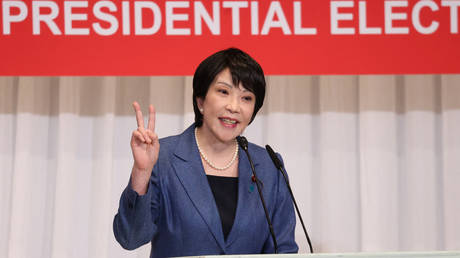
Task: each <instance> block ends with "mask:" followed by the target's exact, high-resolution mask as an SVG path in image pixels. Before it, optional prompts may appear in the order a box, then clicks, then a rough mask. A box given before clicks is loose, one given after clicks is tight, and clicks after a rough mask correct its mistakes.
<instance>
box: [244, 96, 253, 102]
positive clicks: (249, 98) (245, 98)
mask: <svg viewBox="0 0 460 258" xmlns="http://www.w3.org/2000/svg"><path fill="white" fill-rule="evenodd" d="M243 99H244V100H246V101H252V97H250V96H248V97H243Z"/></svg>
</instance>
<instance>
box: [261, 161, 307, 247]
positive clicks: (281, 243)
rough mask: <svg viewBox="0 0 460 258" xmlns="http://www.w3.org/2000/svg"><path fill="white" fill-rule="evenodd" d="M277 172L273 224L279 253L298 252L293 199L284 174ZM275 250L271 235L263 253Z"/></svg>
mask: <svg viewBox="0 0 460 258" xmlns="http://www.w3.org/2000/svg"><path fill="white" fill-rule="evenodd" d="M276 155H277V156H278V158H279V159H280V161H281V163H283V159H282V158H281V156H280V155H279V154H278V153H277V154H276ZM283 166H284V163H283ZM275 172H276V173H277V174H278V185H277V194H276V204H275V206H274V211H273V216H272V224H273V231H274V232H275V236H276V242H277V244H278V253H297V252H298V251H299V247H298V246H297V243H296V242H295V225H296V218H295V213H294V207H293V204H292V199H291V196H290V194H289V190H288V188H287V185H286V182H285V181H284V178H283V175H282V174H281V172H279V171H275ZM274 252H275V247H274V245H273V241H272V238H271V236H270V237H269V238H268V239H267V241H266V242H265V244H264V248H263V253H274Z"/></svg>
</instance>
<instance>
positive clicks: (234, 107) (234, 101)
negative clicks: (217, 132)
mask: <svg viewBox="0 0 460 258" xmlns="http://www.w3.org/2000/svg"><path fill="white" fill-rule="evenodd" d="M239 108H240V103H239V101H238V98H237V97H231V98H230V99H229V101H228V103H227V110H228V111H230V112H232V113H237V112H239Z"/></svg>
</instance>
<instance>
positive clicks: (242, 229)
mask: <svg viewBox="0 0 460 258" xmlns="http://www.w3.org/2000/svg"><path fill="white" fill-rule="evenodd" d="M194 128H195V126H194V125H192V126H190V127H189V128H188V129H187V130H186V131H184V132H183V133H182V134H180V135H176V136H171V137H167V138H163V139H161V140H160V154H159V158H158V162H157V163H156V164H155V167H154V168H153V171H152V175H151V178H150V184H149V186H148V191H147V193H146V194H145V195H142V196H140V195H138V194H137V193H136V192H135V191H134V190H132V188H131V185H130V184H128V186H127V187H126V189H125V190H124V191H123V193H122V195H121V198H120V206H119V209H118V213H117V214H116V215H115V219H114V221H113V231H114V234H115V238H116V239H117V241H118V242H119V243H120V244H121V246H122V247H123V248H125V249H128V250H132V249H135V248H138V247H140V246H142V245H144V244H146V243H148V242H151V244H152V249H151V253H150V257H154V258H160V257H172V256H195V255H219V254H258V253H274V246H273V242H272V238H271V235H270V231H269V228H268V225H267V221H266V219H265V213H264V211H263V207H262V204H261V200H260V198H259V195H258V192H257V188H256V185H255V183H254V182H252V180H251V176H252V171H251V167H250V164H249V161H248V158H247V156H246V154H245V153H244V152H243V150H242V149H241V148H240V154H239V160H238V161H239V163H238V203H237V208H236V214H235V220H234V223H233V226H232V229H231V231H230V233H229V235H228V236H227V239H226V240H225V239H224V234H223V232H222V224H221V220H220V217H219V212H218V209H217V206H216V203H215V201H214V196H213V193H212V191H211V188H210V186H209V184H208V180H207V178H206V174H205V172H204V168H203V165H202V162H201V158H200V154H199V152H198V148H197V145H196V142H195V137H194ZM248 149H249V152H250V154H251V158H252V159H253V162H254V166H255V169H256V172H257V176H258V177H259V179H260V181H262V183H263V189H262V193H263V195H264V198H265V202H266V205H267V209H268V212H269V215H270V218H271V220H272V223H273V228H274V232H275V235H276V240H277V242H278V250H279V252H280V253H296V252H297V251H298V247H297V244H296V243H295V239H294V229H295V214H294V209H293V206H292V201H291V199H290V196H289V193H288V190H287V187H286V183H285V182H284V179H283V178H282V175H281V173H280V172H278V171H277V169H276V168H275V166H274V165H273V162H272V161H271V159H270V157H269V155H268V154H267V152H266V151H265V149H263V148H261V147H259V146H257V145H254V144H249V148H248Z"/></svg>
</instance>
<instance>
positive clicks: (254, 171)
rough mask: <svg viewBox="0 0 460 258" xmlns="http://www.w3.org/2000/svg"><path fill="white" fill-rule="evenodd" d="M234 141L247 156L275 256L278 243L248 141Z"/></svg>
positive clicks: (242, 137)
mask: <svg viewBox="0 0 460 258" xmlns="http://www.w3.org/2000/svg"><path fill="white" fill-rule="evenodd" d="M236 140H237V141H238V145H240V147H241V148H242V149H243V150H244V152H245V153H246V156H248V160H249V164H250V165H251V169H252V175H253V176H254V178H255V183H256V186H257V191H258V192H259V197H260V200H261V201H262V206H263V207H264V212H265V218H266V219H267V223H268V227H269V229H270V235H271V236H272V240H273V246H274V247H275V253H276V254H277V253H278V243H277V242H276V237H275V232H274V230H273V225H272V222H271V220H270V217H269V215H268V210H267V206H266V205H265V200H264V196H263V195H262V190H261V189H260V185H259V178H258V177H257V174H256V169H255V168H254V163H252V159H251V156H250V155H249V152H248V140H247V139H246V137H244V136H237V137H236Z"/></svg>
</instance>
